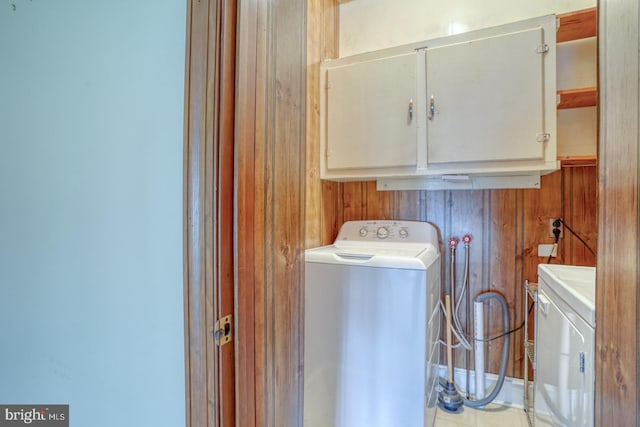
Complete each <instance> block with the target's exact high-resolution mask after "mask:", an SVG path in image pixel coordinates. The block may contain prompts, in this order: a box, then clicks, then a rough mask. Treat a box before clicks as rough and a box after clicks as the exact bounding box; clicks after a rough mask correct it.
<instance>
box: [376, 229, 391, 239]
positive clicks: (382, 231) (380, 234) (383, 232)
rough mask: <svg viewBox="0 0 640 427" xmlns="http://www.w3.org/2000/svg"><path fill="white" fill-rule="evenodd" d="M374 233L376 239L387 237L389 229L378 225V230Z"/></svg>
mask: <svg viewBox="0 0 640 427" xmlns="http://www.w3.org/2000/svg"><path fill="white" fill-rule="evenodd" d="M376 235H377V236H378V239H386V238H387V237H389V229H387V227H380V228H378V231H376Z"/></svg>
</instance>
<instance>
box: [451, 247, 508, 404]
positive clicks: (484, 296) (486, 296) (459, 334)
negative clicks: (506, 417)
mask: <svg viewBox="0 0 640 427" xmlns="http://www.w3.org/2000/svg"><path fill="white" fill-rule="evenodd" d="M448 243H449V248H450V250H451V287H450V294H451V295H446V299H447V303H448V304H447V305H448V307H447V308H446V312H445V314H446V315H447V317H448V318H447V334H448V336H447V338H448V339H447V350H448V356H449V357H448V358H447V359H448V370H449V374H448V375H449V378H448V381H447V382H446V384H441V385H442V386H443V390H442V392H441V393H440V396H439V404H440V406H441V407H442V408H443V409H445V410H447V411H449V412H457V410H458V409H459V406H461V405H462V403H463V402H464V405H466V406H469V407H471V408H481V407H484V406H486V405H487V404H489V403H491V402H492V401H493V400H494V399H495V398H496V396H497V395H498V393H500V390H501V389H502V385H503V384H504V379H505V376H506V372H507V358H508V355H509V309H508V306H507V302H506V300H505V299H504V297H503V296H502V295H501V294H499V293H498V292H495V291H487V292H483V293H481V294H479V295H478V296H476V298H475V302H480V303H482V302H484V301H487V300H490V299H496V300H498V301H499V302H500V305H501V308H502V318H503V326H504V341H503V343H502V358H501V363H500V372H499V374H498V381H497V382H496V385H495V386H494V387H493V390H492V391H491V393H489V395H488V396H486V397H482V398H480V399H478V400H472V399H469V390H468V387H469V366H468V361H467V398H466V399H461V396H459V395H458V393H457V390H456V389H455V384H454V383H453V367H452V360H451V359H452V356H453V355H452V353H451V348H452V347H453V345H452V343H451V332H453V334H454V335H455V336H456V338H457V339H458V342H459V344H458V345H462V346H463V347H464V348H465V350H467V351H470V350H471V345H470V344H469V342H468V341H467V340H466V339H465V337H464V333H463V331H462V327H461V325H460V321H459V318H458V315H457V313H458V308H459V307H460V303H461V300H462V297H463V296H464V293H465V291H468V290H467V289H466V288H467V287H468V286H469V253H468V250H469V245H470V243H471V236H470V235H465V236H464V237H463V243H464V244H465V272H464V280H463V286H462V291H461V293H460V297H459V298H460V300H459V301H458V304H456V298H455V287H456V282H455V252H456V247H457V246H458V243H459V240H458V239H457V238H455V237H452V238H450V239H449V242H448ZM468 299H469V295H467V301H468ZM450 301H451V302H450ZM467 304H468V305H469V302H467ZM468 316H469V314H468ZM452 323H453V324H452ZM475 339H476V340H477V338H475ZM476 380H478V379H477V378H476ZM460 400H462V402H461V401H460Z"/></svg>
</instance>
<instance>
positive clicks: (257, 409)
mask: <svg viewBox="0 0 640 427" xmlns="http://www.w3.org/2000/svg"><path fill="white" fill-rule="evenodd" d="M239 12H240V13H239V27H240V29H239V35H240V39H239V43H238V52H239V61H238V82H239V83H238V97H237V99H238V102H237V109H236V110H237V119H236V129H237V138H236V172H237V180H238V184H237V194H236V203H237V212H236V216H237V223H238V238H237V253H236V256H237V258H238V270H237V293H238V303H239V307H238V312H239V313H240V314H241V318H240V319H239V332H238V341H239V345H240V346H242V351H243V353H241V354H240V355H239V358H238V366H239V368H238V370H239V371H241V369H243V368H245V369H247V370H248V372H249V375H251V376H252V378H248V377H247V376H245V375H244V373H243V374H241V375H240V376H239V393H238V394H239V399H238V400H239V401H242V402H244V401H245V400H246V399H251V400H252V402H250V403H240V404H239V405H238V406H239V409H238V411H239V412H238V420H239V425H246V426H265V427H269V426H274V427H275V426H295V425H301V421H302V366H301V364H302V362H301V361H302V348H301V346H302V340H301V336H302V334H301V330H302V314H301V313H302V311H301V310H302V305H303V304H302V292H301V289H302V283H303V268H302V267H303V264H302V263H303V250H304V244H305V238H304V233H305V221H304V214H305V188H306V182H305V181H306V172H305V170H306V157H305V139H306V138H305V130H306V127H307V122H306V119H305V109H306V99H305V93H306V83H307V74H306V70H307V63H306V51H305V49H306V36H307V34H306V27H305V23H306V19H307V13H306V4H305V2H299V1H297V0H279V1H273V2H257V1H251V0H248V1H241V2H240V8H239ZM245 84H246V86H245ZM318 187H319V186H318ZM242 393H247V394H246V395H244V394H242ZM244 410H246V411H248V412H247V413H245V412H244Z"/></svg>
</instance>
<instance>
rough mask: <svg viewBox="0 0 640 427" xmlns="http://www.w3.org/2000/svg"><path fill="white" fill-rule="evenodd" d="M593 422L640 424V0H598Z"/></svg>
mask: <svg viewBox="0 0 640 427" xmlns="http://www.w3.org/2000/svg"><path fill="white" fill-rule="evenodd" d="M598 21H599V25H600V26H599V31H598V34H599V51H600V58H599V64H600V65H599V67H600V78H599V84H598V86H599V90H600V136H599V141H600V146H599V159H600V160H599V175H600V191H599V194H600V203H599V210H598V212H599V230H600V235H601V238H600V239H599V241H598V246H599V251H598V253H599V254H600V256H599V257H598V269H597V271H598V273H597V276H598V277H597V286H596V314H597V317H596V387H595V400H596V405H595V406H596V414H595V421H596V422H595V425H596V426H602V427H605V426H637V425H640V402H639V400H640V390H639V387H640V369H639V366H640V336H639V334H640V315H639V313H640V312H639V309H638V307H640V286H639V285H640V281H639V278H640V276H639V272H640V266H639V265H638V264H639V259H640V247H639V244H640V243H639V242H640V239H639V232H640V226H639V224H638V218H640V206H639V203H638V198H639V194H638V191H639V186H640V184H639V181H638V180H639V179H640V159H639V155H640V150H639V145H640V118H639V114H640V94H639V90H640V84H639V77H640V57H639V54H638V52H639V49H640V32H639V27H640V5H639V4H638V1H637V0H619V1H605V0H603V1H600V4H599V7H598Z"/></svg>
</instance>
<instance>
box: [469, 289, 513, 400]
mask: <svg viewBox="0 0 640 427" xmlns="http://www.w3.org/2000/svg"><path fill="white" fill-rule="evenodd" d="M491 298H495V299H497V300H498V301H500V304H501V305H502V322H503V324H504V341H503V342H502V361H501V363H500V373H499V375H498V382H496V385H495V387H493V390H492V391H491V393H489V395H488V396H486V397H485V398H483V399H480V400H470V399H464V404H465V405H466V406H469V407H471V408H481V407H483V406H486V405H488V404H489V403H491V402H492V401H493V399H495V398H496V396H497V395H498V393H500V390H501V389H502V384H503V383H504V377H505V375H506V373H507V356H508V355H509V309H508V307H507V301H505V299H504V297H503V296H502V295H500V294H499V293H497V292H493V291H488V292H484V293H482V294H480V295H478V296H477V297H476V299H475V300H476V301H478V302H483V301H486V300H488V299H491Z"/></svg>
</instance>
